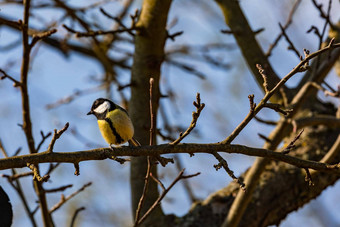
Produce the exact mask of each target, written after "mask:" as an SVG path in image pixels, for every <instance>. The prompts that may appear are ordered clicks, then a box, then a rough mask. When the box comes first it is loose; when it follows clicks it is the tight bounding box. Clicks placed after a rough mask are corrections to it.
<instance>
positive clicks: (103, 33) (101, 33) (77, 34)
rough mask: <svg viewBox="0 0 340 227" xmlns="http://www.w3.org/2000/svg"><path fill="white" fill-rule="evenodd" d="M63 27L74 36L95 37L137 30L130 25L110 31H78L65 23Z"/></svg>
mask: <svg viewBox="0 0 340 227" xmlns="http://www.w3.org/2000/svg"><path fill="white" fill-rule="evenodd" d="M63 27H64V28H65V29H66V30H67V31H69V32H71V33H74V34H75V35H76V37H78V38H79V37H95V36H99V35H115V34H119V33H123V32H128V33H130V34H131V32H132V31H136V30H138V28H137V27H131V28H121V29H117V30H110V31H101V30H99V31H91V30H90V31H88V32H78V31H76V30H74V29H72V28H70V27H68V26H67V25H65V24H63Z"/></svg>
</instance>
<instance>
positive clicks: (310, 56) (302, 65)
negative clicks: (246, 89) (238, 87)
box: [221, 38, 340, 144]
mask: <svg viewBox="0 0 340 227" xmlns="http://www.w3.org/2000/svg"><path fill="white" fill-rule="evenodd" d="M339 47H340V43H336V44H334V38H333V39H332V40H331V41H330V42H329V44H328V45H327V46H326V47H324V48H322V49H320V50H318V51H316V52H314V53H311V54H307V55H306V57H305V59H303V60H301V61H300V63H299V64H297V65H296V66H295V67H294V68H293V69H292V70H291V71H290V72H289V73H288V74H287V75H286V76H285V77H284V78H282V79H281V80H280V81H279V83H277V84H276V85H275V87H274V88H273V89H271V90H270V91H269V92H268V93H266V94H265V96H264V97H263V99H262V100H261V101H260V103H259V104H258V105H257V106H256V108H254V110H253V111H252V110H251V111H249V113H248V115H247V116H246V117H245V118H244V120H243V121H242V122H241V123H240V124H239V125H238V126H237V127H236V128H235V129H234V131H233V132H232V133H231V134H230V135H229V136H228V137H227V138H226V139H225V140H223V141H222V142H221V143H223V144H230V143H231V142H232V141H233V140H234V139H235V138H236V137H237V136H238V135H239V133H240V132H241V131H242V130H243V129H244V128H245V127H246V126H247V125H248V123H249V122H250V121H251V120H252V119H253V117H254V116H255V115H256V114H257V113H258V112H259V111H260V110H261V109H262V108H263V107H264V106H265V105H266V103H267V101H268V100H269V99H270V98H271V97H272V96H273V95H274V93H275V92H276V91H278V90H279V89H280V88H281V87H282V86H283V85H284V84H285V83H286V82H287V81H288V80H289V79H290V78H291V77H292V76H294V75H295V74H296V73H298V72H302V71H304V70H306V69H305V65H306V64H307V63H308V62H309V61H310V60H311V59H313V58H315V57H317V56H319V55H320V54H322V53H323V52H325V51H328V50H332V49H334V48H339Z"/></svg>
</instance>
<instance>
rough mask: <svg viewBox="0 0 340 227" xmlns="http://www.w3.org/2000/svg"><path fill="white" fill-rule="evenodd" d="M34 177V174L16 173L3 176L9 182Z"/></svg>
mask: <svg viewBox="0 0 340 227" xmlns="http://www.w3.org/2000/svg"><path fill="white" fill-rule="evenodd" d="M32 175H33V172H25V173H16V174H13V175H7V174H2V175H1V176H2V177H4V178H7V180H8V181H15V180H17V179H19V178H21V177H28V176H32Z"/></svg>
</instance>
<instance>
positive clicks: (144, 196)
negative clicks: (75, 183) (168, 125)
mask: <svg viewBox="0 0 340 227" xmlns="http://www.w3.org/2000/svg"><path fill="white" fill-rule="evenodd" d="M153 83H154V79H153V78H150V81H149V86H150V87H149V108H150V141H149V143H150V146H151V145H153V138H154V135H155V129H154V123H155V121H154V120H155V119H154V113H153V108H152V106H153V105H152V104H153V102H152V98H153ZM147 164H148V167H147V170H146V175H145V178H144V188H143V193H142V196H141V197H140V199H139V202H138V206H137V209H136V216H135V223H134V226H137V225H138V222H139V217H140V214H141V211H142V207H143V205H144V201H145V199H146V194H147V192H148V187H149V179H150V174H151V160H150V156H147Z"/></svg>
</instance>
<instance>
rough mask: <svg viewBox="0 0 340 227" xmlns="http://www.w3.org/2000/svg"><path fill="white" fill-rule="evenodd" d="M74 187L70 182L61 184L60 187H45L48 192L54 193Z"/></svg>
mask: <svg viewBox="0 0 340 227" xmlns="http://www.w3.org/2000/svg"><path fill="white" fill-rule="evenodd" d="M71 187H73V184H68V185H64V186H60V187H58V188H52V189H45V192H46V193H54V192H60V191H65V190H66V189H68V188H71Z"/></svg>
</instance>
